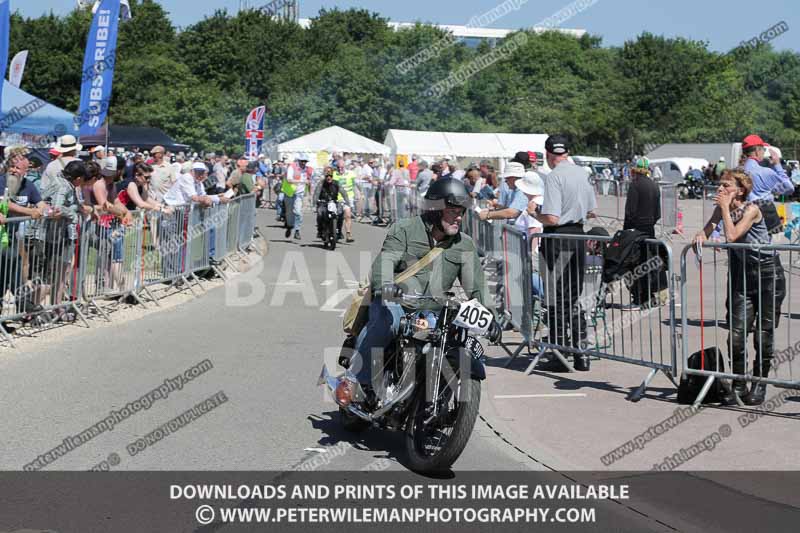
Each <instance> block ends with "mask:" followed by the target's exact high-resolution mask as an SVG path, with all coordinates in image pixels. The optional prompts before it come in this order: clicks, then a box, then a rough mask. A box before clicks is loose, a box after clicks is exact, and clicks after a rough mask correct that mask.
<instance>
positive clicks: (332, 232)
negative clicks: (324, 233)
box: [328, 218, 336, 250]
mask: <svg viewBox="0 0 800 533" xmlns="http://www.w3.org/2000/svg"><path fill="white" fill-rule="evenodd" d="M328 248H329V249H330V250H335V249H336V219H335V218H332V219H330V221H329V222H328Z"/></svg>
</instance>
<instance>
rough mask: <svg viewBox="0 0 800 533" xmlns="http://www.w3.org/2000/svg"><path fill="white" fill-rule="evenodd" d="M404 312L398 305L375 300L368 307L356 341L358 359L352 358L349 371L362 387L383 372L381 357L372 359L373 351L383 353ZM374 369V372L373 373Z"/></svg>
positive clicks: (394, 335)
mask: <svg viewBox="0 0 800 533" xmlns="http://www.w3.org/2000/svg"><path fill="white" fill-rule="evenodd" d="M403 315H404V312H403V308H402V307H401V306H400V304H397V303H394V302H387V303H386V304H384V303H383V302H382V301H381V299H380V298H376V299H374V300H373V301H372V304H370V306H369V321H368V322H367V325H366V326H364V329H362V330H361V333H359V335H358V339H357V340H356V352H357V353H358V355H359V356H360V357H354V358H353V365H352V367H351V370H352V371H353V372H354V373H355V374H356V377H357V378H358V382H359V383H361V384H362V385H367V384H370V383H372V379H373V376H376V377H380V375H381V371H382V370H383V357H376V358H373V357H372V355H373V352H372V351H373V350H376V351H377V352H379V353H383V350H385V349H386V348H387V347H388V346H389V345H390V344H391V343H392V340H393V339H394V338H395V337H396V336H397V334H398V332H399V330H400V319H401V318H402V317H403ZM373 367H375V372H373Z"/></svg>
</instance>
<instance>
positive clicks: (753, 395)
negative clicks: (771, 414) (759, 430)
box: [742, 383, 767, 405]
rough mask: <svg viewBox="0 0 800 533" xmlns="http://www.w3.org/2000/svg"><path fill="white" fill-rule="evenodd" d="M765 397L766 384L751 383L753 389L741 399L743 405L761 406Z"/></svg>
mask: <svg viewBox="0 0 800 533" xmlns="http://www.w3.org/2000/svg"><path fill="white" fill-rule="evenodd" d="M766 396H767V384H766V383H753V388H752V389H750V393H749V394H748V395H747V396H745V397H744V398H742V401H743V402H744V404H745V405H761V404H762V403H764V398H765V397H766Z"/></svg>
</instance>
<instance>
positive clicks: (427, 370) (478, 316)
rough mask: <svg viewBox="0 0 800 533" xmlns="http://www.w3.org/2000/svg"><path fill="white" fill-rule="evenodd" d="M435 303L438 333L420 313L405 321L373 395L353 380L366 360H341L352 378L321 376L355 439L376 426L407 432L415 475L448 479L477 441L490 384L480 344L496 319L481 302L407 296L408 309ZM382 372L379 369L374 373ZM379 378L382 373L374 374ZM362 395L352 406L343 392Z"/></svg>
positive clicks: (404, 298) (375, 382)
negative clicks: (422, 322) (423, 323)
mask: <svg viewBox="0 0 800 533" xmlns="http://www.w3.org/2000/svg"><path fill="white" fill-rule="evenodd" d="M426 299H427V300H435V301H437V302H439V303H440V304H441V305H442V308H441V311H439V315H438V318H437V320H436V323H435V325H434V327H432V328H425V329H420V327H419V325H418V324H417V318H418V313H409V314H406V315H405V316H404V317H403V319H402V320H401V324H400V333H399V335H398V336H397V338H396V339H395V341H394V343H393V344H392V345H391V346H390V347H389V348H387V349H386V351H385V352H384V361H383V362H384V364H383V372H382V374H381V375H380V377H379V378H375V377H374V376H373V385H374V386H375V387H376V389H377V390H375V391H374V395H370V394H367V395H364V392H363V391H362V390H361V387H360V386H359V384H358V382H357V379H356V378H355V374H354V372H352V371H351V370H352V369H353V368H354V367H355V366H356V365H357V364H360V362H361V361H360V357H359V356H357V355H356V356H354V357H353V358H352V360H349V358H348V357H343V358H341V357H340V359H339V363H340V364H341V365H342V366H344V367H345V372H344V373H343V374H342V375H340V376H337V377H334V376H332V375H331V374H330V372H329V371H328V368H327V367H326V366H323V368H322V374H321V375H320V379H319V385H323V384H324V385H327V388H328V390H329V391H330V392H331V394H332V396H333V398H334V400H335V401H336V403H337V404H338V405H339V414H340V419H341V423H342V425H343V426H344V428H345V429H347V430H349V431H361V430H364V429H366V428H368V427H370V426H371V425H372V426H376V427H379V428H383V429H389V430H395V431H403V432H404V434H405V445H406V450H407V453H408V463H409V466H410V468H411V470H413V471H416V472H421V473H428V472H431V473H433V472H441V471H446V470H448V469H449V468H450V466H451V465H452V464H453V463H454V462H455V461H456V459H458V457H459V456H460V455H461V452H462V451H464V447H465V446H466V445H467V441H468V440H469V437H470V435H471V434H472V429H473V426H474V425H475V420H476V418H477V416H478V408H479V406H480V399H481V384H480V382H481V381H482V380H484V379H486V370H485V368H484V365H483V360H484V350H483V346H481V343H480V342H479V341H478V339H477V338H476V336H482V335H486V334H487V332H488V330H489V328H490V326H491V323H492V319H493V315H492V313H491V312H490V311H489V310H488V309H486V308H485V307H483V306H482V305H481V304H480V303H479V302H478V301H477V300H469V301H466V302H463V301H460V300H458V299H457V298H456V297H455V296H454V294H453V293H446V294H445V296H444V298H442V299H435V298H432V297H428V296H413V295H406V296H402V297H401V298H400V300H401V301H413V300H426ZM374 368H375V366H373V369H374ZM373 372H375V371H374V370H373ZM346 387H354V388H356V389H357V391H358V392H357V394H356V395H355V396H356V398H359V397H360V398H362V399H363V400H364V401H358V402H350V401H348V399H347V398H346V397H344V395H342V394H340V392H341V390H342V389H343V388H346Z"/></svg>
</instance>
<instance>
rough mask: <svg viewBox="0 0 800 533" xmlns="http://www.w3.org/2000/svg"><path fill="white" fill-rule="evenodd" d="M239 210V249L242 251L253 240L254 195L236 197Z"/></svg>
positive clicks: (254, 225) (254, 219) (254, 229)
mask: <svg viewBox="0 0 800 533" xmlns="http://www.w3.org/2000/svg"><path fill="white" fill-rule="evenodd" d="M237 200H239V204H240V207H239V209H240V212H239V238H238V241H239V250H240V251H243V250H245V249H247V247H248V246H250V244H251V243H252V242H253V236H254V235H255V231H256V196H255V194H247V195H245V196H241V197H239V198H237Z"/></svg>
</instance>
